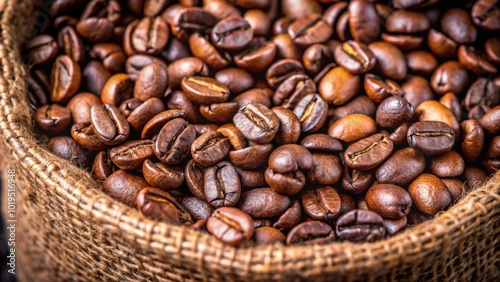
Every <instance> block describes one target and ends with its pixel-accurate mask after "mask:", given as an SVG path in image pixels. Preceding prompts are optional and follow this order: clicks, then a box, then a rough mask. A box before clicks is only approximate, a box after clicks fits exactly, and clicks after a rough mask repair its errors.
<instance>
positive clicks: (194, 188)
mask: <svg viewBox="0 0 500 282" xmlns="http://www.w3.org/2000/svg"><path fill="white" fill-rule="evenodd" d="M204 172H205V168H204V167H202V166H200V165H198V164H197V163H196V162H195V161H194V160H192V159H191V160H189V161H188V162H187V163H186V166H185V167H184V178H185V183H186V186H187V188H188V189H189V192H191V194H193V195H194V196H196V197H198V198H200V199H203V200H204V199H205V191H204V187H203V183H204V179H203V174H204Z"/></svg>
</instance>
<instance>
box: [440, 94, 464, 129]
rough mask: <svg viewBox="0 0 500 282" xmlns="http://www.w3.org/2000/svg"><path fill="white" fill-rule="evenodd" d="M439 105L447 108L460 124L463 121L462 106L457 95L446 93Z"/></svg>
mask: <svg viewBox="0 0 500 282" xmlns="http://www.w3.org/2000/svg"><path fill="white" fill-rule="evenodd" d="M439 103H441V104H443V105H444V106H445V107H447V108H448V109H449V110H450V111H451V112H452V113H453V115H455V117H456V118H457V121H458V122H460V121H461V120H462V106H461V105H460V100H459V99H458V97H457V95H455V94H453V93H451V92H449V93H446V94H444V95H443V96H442V97H441V99H439Z"/></svg>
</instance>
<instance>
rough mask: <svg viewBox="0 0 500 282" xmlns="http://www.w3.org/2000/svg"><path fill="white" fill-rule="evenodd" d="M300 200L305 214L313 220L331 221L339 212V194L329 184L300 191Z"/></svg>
mask: <svg viewBox="0 0 500 282" xmlns="http://www.w3.org/2000/svg"><path fill="white" fill-rule="evenodd" d="M301 202H302V207H303V208H304V211H305V212H306V214H307V215H309V216H310V217H311V218H313V219H314V220H320V221H326V222H331V221H333V220H335V219H336V218H337V217H338V216H339V213H340V206H341V201H340V196H339V194H338V193H337V191H335V189H333V188H332V187H329V186H323V187H319V188H314V189H307V190H304V191H302V193H301Z"/></svg>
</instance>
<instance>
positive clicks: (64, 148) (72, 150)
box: [47, 136, 90, 167]
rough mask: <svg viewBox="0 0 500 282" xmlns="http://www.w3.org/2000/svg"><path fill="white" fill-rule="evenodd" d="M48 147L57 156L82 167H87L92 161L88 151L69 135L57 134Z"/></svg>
mask: <svg viewBox="0 0 500 282" xmlns="http://www.w3.org/2000/svg"><path fill="white" fill-rule="evenodd" d="M47 149H49V151H51V152H52V153H54V154H55V155H56V156H58V157H61V158H63V159H65V160H68V161H70V162H72V163H73V164H75V165H77V166H80V167H85V166H87V165H89V163H90V159H89V157H88V152H86V151H85V150H84V149H83V148H82V147H81V146H80V145H78V143H77V142H76V141H75V140H73V139H72V138H71V137H69V136H56V137H53V138H51V139H50V141H49V144H47Z"/></svg>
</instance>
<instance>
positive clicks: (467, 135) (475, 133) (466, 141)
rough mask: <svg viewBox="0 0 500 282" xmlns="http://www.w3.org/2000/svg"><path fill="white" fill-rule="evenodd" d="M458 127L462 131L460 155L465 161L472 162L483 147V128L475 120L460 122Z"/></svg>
mask: <svg viewBox="0 0 500 282" xmlns="http://www.w3.org/2000/svg"><path fill="white" fill-rule="evenodd" d="M460 127H461V131H462V143H461V149H462V155H463V157H464V158H465V159H466V160H467V161H474V160H476V159H477V158H478V157H479V155H480V154H481V152H482V150H483V147H484V142H485V136H484V130H483V127H482V126H481V124H480V123H479V122H478V121H477V120H475V119H468V120H464V121H462V123H461V124H460Z"/></svg>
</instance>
